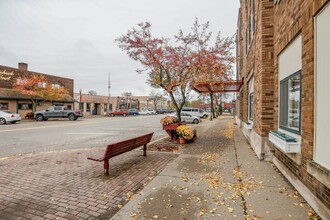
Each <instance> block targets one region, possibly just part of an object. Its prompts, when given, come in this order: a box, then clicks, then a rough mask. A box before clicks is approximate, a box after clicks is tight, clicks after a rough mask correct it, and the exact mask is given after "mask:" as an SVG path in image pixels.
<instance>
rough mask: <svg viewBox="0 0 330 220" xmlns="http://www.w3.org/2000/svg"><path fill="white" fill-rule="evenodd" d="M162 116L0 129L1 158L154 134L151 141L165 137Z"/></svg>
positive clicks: (61, 121)
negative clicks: (161, 121)
mask: <svg viewBox="0 0 330 220" xmlns="http://www.w3.org/2000/svg"><path fill="white" fill-rule="evenodd" d="M162 117H164V116H163V115H152V116H136V117H134V116H131V117H121V116H118V117H114V118H110V117H98V118H79V119H78V120H77V121H69V120H68V119H58V120H56V119H55V120H51V119H50V120H49V121H43V122H36V121H22V122H21V123H17V124H14V125H12V124H7V125H1V126H0V158H1V157H8V156H14V155H18V154H26V153H36V152H48V151H58V150H66V149H81V148H98V147H105V146H106V145H107V144H109V143H115V142H117V141H120V140H125V139H128V138H131V137H136V136H139V135H143V134H146V133H149V132H154V136H153V140H155V139H158V138H161V137H164V136H166V134H165V132H164V131H163V130H162V126H161V124H160V122H159V121H160V119H161V118H162Z"/></svg>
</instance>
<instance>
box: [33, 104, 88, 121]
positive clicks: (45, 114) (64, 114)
mask: <svg viewBox="0 0 330 220" xmlns="http://www.w3.org/2000/svg"><path fill="white" fill-rule="evenodd" d="M34 115H35V119H36V120H37V121H47V120H48V119H49V118H68V119H69V120H70V121H75V120H77V119H78V117H83V116H84V114H83V113H82V112H81V111H80V110H66V109H65V106H54V105H53V106H51V107H49V108H48V109H46V110H41V111H36V112H35V113H34Z"/></svg>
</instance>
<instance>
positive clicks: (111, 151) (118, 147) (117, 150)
mask: <svg viewBox="0 0 330 220" xmlns="http://www.w3.org/2000/svg"><path fill="white" fill-rule="evenodd" d="M153 134H154V133H150V134H146V135H142V136H139V137H136V138H132V139H128V140H125V141H121V142H117V143H114V144H109V145H107V148H106V150H105V153H104V158H111V157H114V156H117V155H119V154H122V153H125V152H127V151H131V150H133V149H135V148H137V147H140V146H143V145H145V144H147V143H149V142H150V140H151V138H152V135H153Z"/></svg>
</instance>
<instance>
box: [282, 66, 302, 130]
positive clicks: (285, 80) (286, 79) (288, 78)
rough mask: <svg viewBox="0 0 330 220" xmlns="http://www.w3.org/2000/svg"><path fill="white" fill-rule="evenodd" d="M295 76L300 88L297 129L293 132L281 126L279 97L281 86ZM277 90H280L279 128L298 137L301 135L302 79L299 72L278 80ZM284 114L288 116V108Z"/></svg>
mask: <svg viewBox="0 0 330 220" xmlns="http://www.w3.org/2000/svg"><path fill="white" fill-rule="evenodd" d="M296 76H299V77H300V86H299V129H298V130H295V129H291V128H289V127H287V126H283V125H282V121H281V118H282V116H281V113H282V110H281V96H282V90H281V88H282V84H284V83H285V82H288V81H289V80H290V79H292V78H294V77H296ZM279 87H280V88H279V90H280V94H279V120H278V122H279V128H281V129H283V130H285V131H288V132H291V133H294V134H298V135H301V124H302V123H301V102H302V94H301V92H302V79H301V70H298V71H296V72H294V73H293V74H291V75H289V76H287V77H285V78H284V79H282V80H280V86H279ZM288 96H289V91H288V93H287V97H288ZM288 100H289V99H288ZM287 105H289V103H287ZM286 114H288V116H289V108H287V112H286Z"/></svg>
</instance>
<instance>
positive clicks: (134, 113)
mask: <svg viewBox="0 0 330 220" xmlns="http://www.w3.org/2000/svg"><path fill="white" fill-rule="evenodd" d="M128 115H134V116H136V115H139V111H138V110H137V109H133V108H132V109H129V110H128Z"/></svg>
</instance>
